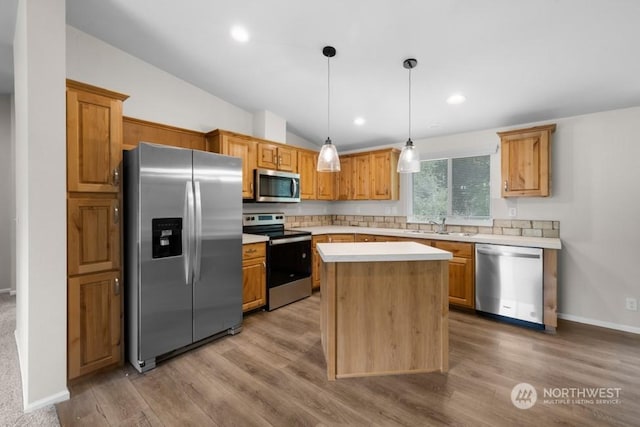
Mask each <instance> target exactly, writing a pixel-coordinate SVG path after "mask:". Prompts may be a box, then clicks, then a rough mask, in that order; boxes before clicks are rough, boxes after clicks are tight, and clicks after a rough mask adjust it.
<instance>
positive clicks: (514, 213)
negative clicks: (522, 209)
mask: <svg viewBox="0 0 640 427" xmlns="http://www.w3.org/2000/svg"><path fill="white" fill-rule="evenodd" d="M509 216H510V217H512V218H513V217H515V216H518V211H517V210H516V208H509Z"/></svg>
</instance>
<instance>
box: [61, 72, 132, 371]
mask: <svg viewBox="0 0 640 427" xmlns="http://www.w3.org/2000/svg"><path fill="white" fill-rule="evenodd" d="M127 98H128V96H127V95H122V94H119V93H116V92H112V91H108V90H105V89H101V88H98V87H94V86H90V85H86V84H83V83H79V82H75V81H72V80H67V275H68V281H67V310H68V313H67V319H68V320H67V346H68V348H67V351H68V354H67V360H68V366H67V369H68V370H67V375H68V378H69V379H74V378H77V377H80V376H82V375H85V374H88V373H90V372H93V371H95V370H97V369H100V368H103V367H105V366H110V365H114V364H117V363H120V361H121V359H122V357H121V354H122V301H121V294H122V275H121V248H120V241H121V239H120V237H121V206H122V197H121V181H122V102H123V101H124V100H125V99H127Z"/></svg>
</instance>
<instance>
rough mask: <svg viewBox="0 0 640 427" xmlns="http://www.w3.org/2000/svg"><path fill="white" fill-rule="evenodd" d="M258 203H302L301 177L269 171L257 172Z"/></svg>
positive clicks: (256, 197)
mask: <svg viewBox="0 0 640 427" xmlns="http://www.w3.org/2000/svg"><path fill="white" fill-rule="evenodd" d="M254 181H255V200H256V202H290V203H295V202H299V201H300V175H298V174H297V173H288V172H280V171H274V170H269V169H256V171H255V180H254Z"/></svg>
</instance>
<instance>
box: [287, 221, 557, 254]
mask: <svg viewBox="0 0 640 427" xmlns="http://www.w3.org/2000/svg"><path fill="white" fill-rule="evenodd" d="M297 230H304V231H310V232H311V234H313V235H318V234H351V233H360V234H377V235H380V236H396V237H409V238H412V239H428V240H449V241H453V242H470V243H492V244H495V245H509V246H524V247H529V248H543V249H561V248H562V242H561V241H560V239H558V238H547V237H523V236H507V235H504V234H471V235H461V233H454V234H438V233H434V232H422V231H418V230H408V229H395V228H374V227H348V226H340V225H326V226H320V227H300V228H297Z"/></svg>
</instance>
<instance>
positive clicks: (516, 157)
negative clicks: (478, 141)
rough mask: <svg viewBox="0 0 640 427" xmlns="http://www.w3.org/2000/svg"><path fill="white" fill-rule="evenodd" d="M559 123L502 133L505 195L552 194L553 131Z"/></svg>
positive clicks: (501, 148) (503, 187)
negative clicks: (551, 147)
mask: <svg viewBox="0 0 640 427" xmlns="http://www.w3.org/2000/svg"><path fill="white" fill-rule="evenodd" d="M555 129H556V125H555V124H551V125H546V126H536V127H532V128H527V129H516V130H510V131H506V132H498V135H499V136H500V151H501V163H502V197H514V196H530V197H531V196H549V195H550V194H551V191H550V185H549V184H550V151H551V150H550V146H551V134H552V133H553V132H554V131H555Z"/></svg>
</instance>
